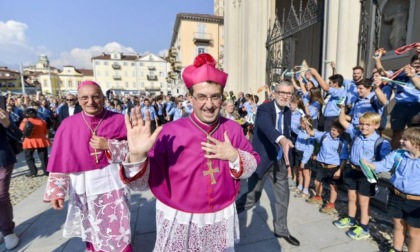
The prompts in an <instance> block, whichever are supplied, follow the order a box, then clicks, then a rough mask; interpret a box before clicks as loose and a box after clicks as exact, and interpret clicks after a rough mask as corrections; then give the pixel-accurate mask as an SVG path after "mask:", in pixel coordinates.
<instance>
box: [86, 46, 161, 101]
mask: <svg viewBox="0 0 420 252" xmlns="http://www.w3.org/2000/svg"><path fill="white" fill-rule="evenodd" d="M92 64H93V78H94V80H95V82H97V83H98V84H99V85H100V86H101V87H102V90H103V91H104V92H105V91H106V90H108V89H110V88H113V89H114V91H116V93H117V94H119V93H122V94H150V95H155V94H157V93H160V91H162V92H164V93H166V92H167V82H166V76H167V72H168V68H169V64H168V62H167V61H166V60H165V59H163V58H161V57H159V56H157V55H154V54H152V53H150V54H147V55H144V56H140V55H124V54H123V53H120V52H113V53H111V54H105V53H104V54H102V55H99V56H96V57H93V58H92Z"/></svg>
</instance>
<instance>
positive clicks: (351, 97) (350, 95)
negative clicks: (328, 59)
mask: <svg viewBox="0 0 420 252" xmlns="http://www.w3.org/2000/svg"><path fill="white" fill-rule="evenodd" d="M352 70H353V79H351V80H344V82H343V86H344V89H345V90H346V105H347V108H348V109H349V110H350V109H351V108H352V107H353V104H354V103H355V102H356V100H357V98H358V97H359V94H358V93H357V85H358V83H359V82H360V81H361V80H363V76H364V73H365V69H364V68H363V67H361V66H355V67H353V69H352Z"/></svg>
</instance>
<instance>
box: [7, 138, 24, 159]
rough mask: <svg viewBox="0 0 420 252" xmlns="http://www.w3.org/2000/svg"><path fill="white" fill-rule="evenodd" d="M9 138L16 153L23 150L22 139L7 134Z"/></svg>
mask: <svg viewBox="0 0 420 252" xmlns="http://www.w3.org/2000/svg"><path fill="white" fill-rule="evenodd" d="M7 140H8V141H9V144H10V147H12V150H13V152H14V153H15V155H17V154H19V153H21V152H22V151H23V145H22V142H21V141H19V140H17V139H15V138H13V137H10V136H9V135H7Z"/></svg>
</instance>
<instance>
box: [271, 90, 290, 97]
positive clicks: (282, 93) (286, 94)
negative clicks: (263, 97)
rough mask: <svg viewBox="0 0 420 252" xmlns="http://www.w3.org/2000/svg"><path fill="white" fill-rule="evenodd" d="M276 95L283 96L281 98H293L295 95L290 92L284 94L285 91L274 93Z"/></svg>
mask: <svg viewBox="0 0 420 252" xmlns="http://www.w3.org/2000/svg"><path fill="white" fill-rule="evenodd" d="M274 92H275V93H276V94H278V95H281V96H287V97H290V96H292V94H293V93H290V92H284V91H274Z"/></svg>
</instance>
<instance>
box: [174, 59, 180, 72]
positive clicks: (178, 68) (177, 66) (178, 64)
mask: <svg viewBox="0 0 420 252" xmlns="http://www.w3.org/2000/svg"><path fill="white" fill-rule="evenodd" d="M181 69H182V65H181V62H180V61H176V62H175V64H174V71H177V72H178V71H181Z"/></svg>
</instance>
